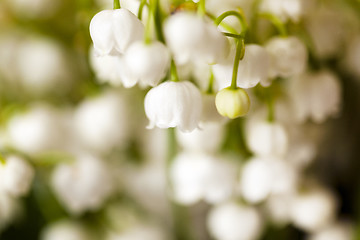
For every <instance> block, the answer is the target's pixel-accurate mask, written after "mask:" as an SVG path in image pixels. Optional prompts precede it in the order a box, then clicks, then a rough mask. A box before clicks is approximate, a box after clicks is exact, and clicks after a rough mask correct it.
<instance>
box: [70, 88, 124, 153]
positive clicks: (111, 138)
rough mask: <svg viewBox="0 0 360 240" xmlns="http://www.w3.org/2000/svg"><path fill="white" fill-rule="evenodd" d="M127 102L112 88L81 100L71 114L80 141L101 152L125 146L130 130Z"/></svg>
mask: <svg viewBox="0 0 360 240" xmlns="http://www.w3.org/2000/svg"><path fill="white" fill-rule="evenodd" d="M126 104H127V103H126V102H125V99H124V98H122V97H121V96H120V94H119V93H117V92H112V91H109V92H105V93H103V94H102V95H100V96H98V97H96V98H93V99H87V100H85V101H84V102H82V103H81V104H80V105H79V106H78V108H77V109H76V110H75V113H74V127H75V129H74V130H75V134H76V136H77V137H78V139H79V140H80V142H81V143H83V145H85V147H88V148H89V149H91V150H95V151H99V152H102V153H104V152H107V151H110V150H111V149H114V148H115V147H121V146H124V144H125V142H126V141H125V140H126V138H127V137H128V133H129V130H128V129H129V121H128V118H127V116H128V108H127V107H126ZM104 139H106V141H104Z"/></svg>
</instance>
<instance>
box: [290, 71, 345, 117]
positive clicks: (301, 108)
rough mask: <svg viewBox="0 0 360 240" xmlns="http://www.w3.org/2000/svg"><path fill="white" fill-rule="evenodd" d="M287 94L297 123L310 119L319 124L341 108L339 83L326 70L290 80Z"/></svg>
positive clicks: (335, 77) (334, 114)
mask: <svg viewBox="0 0 360 240" xmlns="http://www.w3.org/2000/svg"><path fill="white" fill-rule="evenodd" d="M289 93H290V94H289V95H290V97H291V99H292V103H293V108H294V116H295V118H296V120H297V121H298V122H304V121H305V120H307V119H308V118H310V119H312V120H313V121H314V122H316V123H321V122H324V121H325V120H326V119H327V118H328V117H333V116H336V115H337V114H338V113H339V111H340V108H341V85H340V81H339V79H338V78H337V76H336V75H334V74H333V73H331V72H330V71H327V70H324V71H321V72H318V73H306V74H303V75H301V76H298V77H296V78H294V79H292V81H291V85H290V89H289ZM329 96H331V97H329Z"/></svg>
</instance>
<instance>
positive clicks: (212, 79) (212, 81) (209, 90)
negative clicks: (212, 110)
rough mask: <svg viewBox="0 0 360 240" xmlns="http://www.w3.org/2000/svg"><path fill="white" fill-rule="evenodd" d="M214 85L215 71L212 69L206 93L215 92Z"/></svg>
mask: <svg viewBox="0 0 360 240" xmlns="http://www.w3.org/2000/svg"><path fill="white" fill-rule="evenodd" d="M213 86H214V73H213V71H212V70H210V79H209V85H208V89H207V91H206V93H208V94H213V93H214V90H213Z"/></svg>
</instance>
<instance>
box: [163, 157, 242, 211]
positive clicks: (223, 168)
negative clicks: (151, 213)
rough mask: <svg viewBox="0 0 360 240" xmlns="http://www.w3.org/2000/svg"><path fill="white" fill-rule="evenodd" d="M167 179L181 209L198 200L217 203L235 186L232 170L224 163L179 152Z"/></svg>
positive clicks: (233, 168) (225, 197)
mask: <svg viewBox="0 0 360 240" xmlns="http://www.w3.org/2000/svg"><path fill="white" fill-rule="evenodd" d="M170 177H171V180H172V183H173V191H174V196H173V197H174V199H175V201H177V202H179V203H181V204H184V205H191V204H194V203H196V202H198V201H200V200H201V199H204V200H205V201H206V202H209V203H218V202H221V201H224V200H227V199H228V198H229V197H230V196H231V194H232V192H233V189H234V186H235V182H236V168H235V167H234V166H233V165H232V164H231V163H230V162H228V161H227V160H224V159H218V158H216V157H212V156H210V155H206V154H201V153H186V152H183V153H181V154H179V155H177V156H176V158H175V159H174V161H173V163H172V165H171V168H170Z"/></svg>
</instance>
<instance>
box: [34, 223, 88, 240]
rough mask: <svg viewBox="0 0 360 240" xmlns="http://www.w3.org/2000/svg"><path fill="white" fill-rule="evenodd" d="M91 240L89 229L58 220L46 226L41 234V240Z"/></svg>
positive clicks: (78, 224)
mask: <svg viewBox="0 0 360 240" xmlns="http://www.w3.org/2000/svg"><path fill="white" fill-rule="evenodd" d="M65 239H66V240H92V239H93V237H92V236H91V234H90V232H89V229H86V228H85V227H84V226H83V225H81V224H80V223H78V222H75V221H71V220H60V221H56V222H54V223H51V224H49V225H47V226H46V227H45V228H44V229H43V230H42V232H41V240H65Z"/></svg>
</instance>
